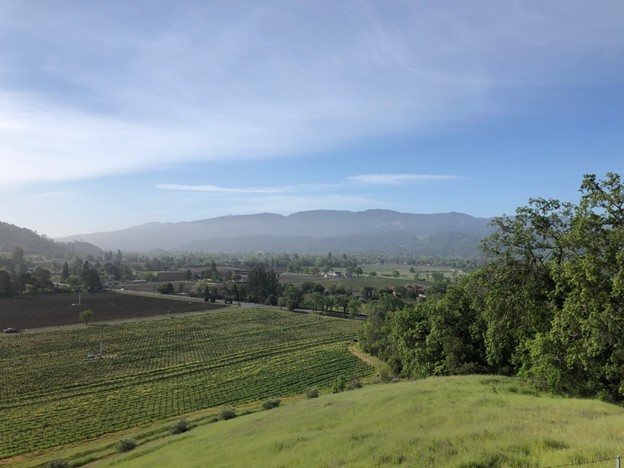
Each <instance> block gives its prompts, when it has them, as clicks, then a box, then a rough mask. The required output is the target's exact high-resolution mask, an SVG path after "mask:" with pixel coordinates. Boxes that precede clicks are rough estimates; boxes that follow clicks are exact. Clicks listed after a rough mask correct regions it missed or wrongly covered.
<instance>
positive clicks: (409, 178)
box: [347, 174, 462, 185]
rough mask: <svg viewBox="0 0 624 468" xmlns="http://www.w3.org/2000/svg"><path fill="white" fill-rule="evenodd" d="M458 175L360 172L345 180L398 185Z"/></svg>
mask: <svg viewBox="0 0 624 468" xmlns="http://www.w3.org/2000/svg"><path fill="white" fill-rule="evenodd" d="M460 179H462V178H461V177H459V176H453V175H436V174H362V175H355V176H350V177H347V180H350V181H353V182H361V183H365V184H371V185H399V184H404V183H407V182H414V181H439V180H460Z"/></svg>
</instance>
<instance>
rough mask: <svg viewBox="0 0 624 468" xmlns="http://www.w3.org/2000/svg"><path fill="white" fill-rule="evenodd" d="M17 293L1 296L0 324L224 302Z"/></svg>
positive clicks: (71, 320)
mask: <svg viewBox="0 0 624 468" xmlns="http://www.w3.org/2000/svg"><path fill="white" fill-rule="evenodd" d="M77 303H78V295H77V294H75V293H74V294H53V295H49V294H46V295H39V296H17V297H12V298H1V299H0V328H7V327H16V328H19V329H23V328H39V327H50V326H56V325H71V324H76V323H80V319H79V317H78V315H79V314H80V312H81V311H83V310H86V309H91V310H92V311H93V312H94V314H95V315H94V320H95V321H98V322H100V321H107V320H118V319H127V318H133V317H152V316H156V315H168V314H178V313H182V312H194V311H199V310H209V309H219V308H222V307H223V305H217V304H208V303H205V302H193V301H176V300H170V299H167V298H166V296H161V295H159V297H155V298H152V297H139V296H132V295H126V294H115V293H94V294H85V293H83V294H82V295H81V297H80V305H72V304H77Z"/></svg>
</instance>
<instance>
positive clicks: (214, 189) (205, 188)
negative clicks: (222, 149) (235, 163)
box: [156, 184, 290, 194]
mask: <svg viewBox="0 0 624 468" xmlns="http://www.w3.org/2000/svg"><path fill="white" fill-rule="evenodd" d="M156 188H158V189H162V190H181V191H187V192H209V193H241V194H243V193H256V194H269V193H284V192H289V191H290V189H289V188H279V187H274V188H272V187H248V188H233V187H219V186H217V185H181V184H159V185H157V186H156Z"/></svg>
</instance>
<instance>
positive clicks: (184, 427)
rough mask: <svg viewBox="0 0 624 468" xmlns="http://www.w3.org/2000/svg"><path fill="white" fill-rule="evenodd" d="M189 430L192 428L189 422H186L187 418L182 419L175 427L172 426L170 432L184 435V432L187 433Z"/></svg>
mask: <svg viewBox="0 0 624 468" xmlns="http://www.w3.org/2000/svg"><path fill="white" fill-rule="evenodd" d="M189 429H190V426H189V423H188V421H187V420H186V418H182V419H180V420H179V421H178V422H177V423H175V424H174V425H173V426H171V428H170V429H169V432H170V433H171V434H182V433H183V432H186V431H188V430H189Z"/></svg>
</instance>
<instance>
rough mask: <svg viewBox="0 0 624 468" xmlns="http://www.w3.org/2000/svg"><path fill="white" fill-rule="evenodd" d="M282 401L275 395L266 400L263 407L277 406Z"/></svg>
mask: <svg viewBox="0 0 624 468" xmlns="http://www.w3.org/2000/svg"><path fill="white" fill-rule="evenodd" d="M281 403H282V400H280V399H279V398H275V397H273V398H271V399H269V400H267V401H265V402H264V403H262V409H265V410H269V409H273V408H277V407H278V406H279V405H280V404H281Z"/></svg>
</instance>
